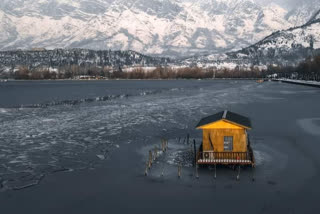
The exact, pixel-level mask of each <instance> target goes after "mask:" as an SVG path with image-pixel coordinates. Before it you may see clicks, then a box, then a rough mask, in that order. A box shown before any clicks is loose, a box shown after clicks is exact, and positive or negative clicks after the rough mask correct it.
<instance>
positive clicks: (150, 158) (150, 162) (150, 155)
mask: <svg viewBox="0 0 320 214" xmlns="http://www.w3.org/2000/svg"><path fill="white" fill-rule="evenodd" d="M151 165H152V152H151V150H150V151H149V169H150V168H151Z"/></svg>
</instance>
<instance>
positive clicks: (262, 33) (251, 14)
mask: <svg viewBox="0 0 320 214" xmlns="http://www.w3.org/2000/svg"><path fill="white" fill-rule="evenodd" d="M312 1H314V4H310V2H308V3H306V4H303V3H301V4H300V5H299V6H297V7H295V8H293V9H286V8H285V7H283V6H280V5H279V4H276V3H267V4H266V3H264V4H260V3H258V2H257V1H256V0H197V1H195V0H2V1H1V2H0V50H12V49H32V48H47V49H53V48H88V49H112V50H129V49H130V50H135V51H139V52H142V53H145V54H154V55H168V56H184V55H193V54H203V53H221V52H226V51H230V50H237V49H241V48H243V47H246V46H248V45H251V44H253V43H255V42H257V41H259V40H261V39H263V38H264V37H266V36H267V35H269V34H270V33H272V32H274V31H277V30H282V29H287V28H290V27H294V26H297V25H300V24H301V23H305V22H306V21H308V20H309V19H310V18H311V16H312V14H314V13H315V11H316V9H317V6H318V5H319V0H312ZM317 3H318V4H317Z"/></svg>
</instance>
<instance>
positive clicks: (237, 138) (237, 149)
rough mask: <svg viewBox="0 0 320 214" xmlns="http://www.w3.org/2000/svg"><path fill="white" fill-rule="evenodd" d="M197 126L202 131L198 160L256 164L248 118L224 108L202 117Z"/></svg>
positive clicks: (217, 162) (206, 162) (203, 161)
mask: <svg viewBox="0 0 320 214" xmlns="http://www.w3.org/2000/svg"><path fill="white" fill-rule="evenodd" d="M196 128H197V129H201V130H202V132H203V136H202V144H201V146H200V149H199V152H198V154H197V164H237V165H252V166H254V157H253V152H252V149H251V146H250V140H249V138H248V133H247V132H248V130H250V129H251V121H250V119H249V118H247V117H245V116H242V115H239V114H236V113H233V112H230V111H227V110H225V111H222V112H219V113H217V114H214V115H211V116H208V117H205V118H203V119H201V120H200V122H199V123H198V125H197V127H196Z"/></svg>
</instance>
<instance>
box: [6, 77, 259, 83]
mask: <svg viewBox="0 0 320 214" xmlns="http://www.w3.org/2000/svg"><path fill="white" fill-rule="evenodd" d="M261 79H263V78H214V79H213V78H207V79H197V78H190V79H39V80H35V79H3V80H4V81H0V83H5V82H22V81H34V82H37V81H39V82H41V81H80V82H81V81H113V80H115V81H120V80H128V81H130V80H134V81H137V80H151V81H155V80H157V81H158V80H261Z"/></svg>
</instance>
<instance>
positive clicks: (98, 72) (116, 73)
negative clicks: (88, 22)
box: [7, 65, 265, 80]
mask: <svg viewBox="0 0 320 214" xmlns="http://www.w3.org/2000/svg"><path fill="white" fill-rule="evenodd" d="M263 76H265V72H264V71H260V70H259V69H257V68H251V69H249V70H248V69H247V70H244V69H240V68H238V67H237V68H235V69H226V68H224V69H214V68H199V67H182V68H172V67H161V66H159V67H156V68H155V69H151V70H150V69H146V68H143V67H137V68H131V69H130V70H127V71H124V70H123V69H121V67H118V68H110V67H104V68H100V67H80V66H76V65H73V66H66V67H61V68H58V69H55V70H50V69H49V68H34V69H29V68H28V67H25V66H20V67H18V68H17V69H16V70H15V71H14V72H11V73H8V77H7V78H13V79H18V80H43V79H79V78H91V79H208V78H262V77H263Z"/></svg>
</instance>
